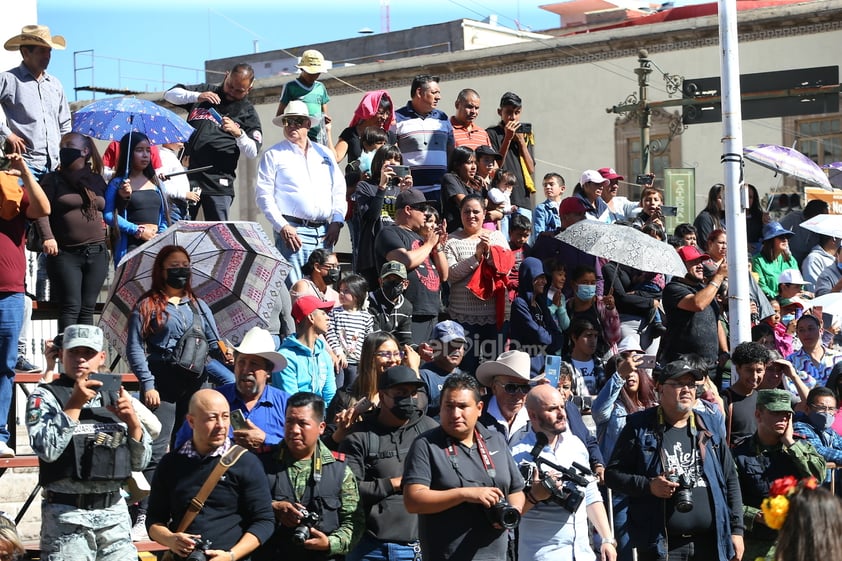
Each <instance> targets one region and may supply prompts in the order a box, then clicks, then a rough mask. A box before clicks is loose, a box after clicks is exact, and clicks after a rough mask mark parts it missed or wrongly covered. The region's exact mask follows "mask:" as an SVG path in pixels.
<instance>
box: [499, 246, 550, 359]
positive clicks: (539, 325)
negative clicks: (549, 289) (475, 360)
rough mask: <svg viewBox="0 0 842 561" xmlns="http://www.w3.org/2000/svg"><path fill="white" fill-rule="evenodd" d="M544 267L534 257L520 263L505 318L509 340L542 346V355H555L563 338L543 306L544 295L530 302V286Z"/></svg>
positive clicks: (545, 298) (544, 304)
mask: <svg viewBox="0 0 842 561" xmlns="http://www.w3.org/2000/svg"><path fill="white" fill-rule="evenodd" d="M544 274H545V273H544V265H543V264H542V263H541V261H539V260H538V259H536V258H534V257H527V258H526V259H524V260H523V263H521V264H520V272H519V277H520V281H519V285H518V295H517V298H515V301H514V302H512V312H511V316H510V317H509V321H510V324H511V333H512V339H517V341H518V343H519V344H520V345H521V346H523V345H535V346H544V347H545V350H544V352H543V354H555V353H557V352H558V351H559V350H560V349H561V345H562V342H563V335H562V333H561V331H560V330H559V328H558V325H557V324H556V322H555V321H554V320H553V318H552V315H551V314H550V310H549V308H548V307H547V296H546V294H544V293H543V292H542V293H541V294H538V295H536V297H535V304H533V303H532V296H533V293H532V284H533V282H534V280H535V278H537V277H538V276H540V275H544Z"/></svg>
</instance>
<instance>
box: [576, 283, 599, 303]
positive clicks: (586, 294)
mask: <svg viewBox="0 0 842 561" xmlns="http://www.w3.org/2000/svg"><path fill="white" fill-rule="evenodd" d="M576 296H577V297H578V298H579V300H590V299H591V298H593V297H594V296H596V285H595V284H580V285H579V286H577V287H576Z"/></svg>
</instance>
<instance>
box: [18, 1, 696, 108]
mask: <svg viewBox="0 0 842 561" xmlns="http://www.w3.org/2000/svg"><path fill="white" fill-rule="evenodd" d="M7 1H10V0H7ZM699 1H700V0H681V1H679V2H676V4H687V3H698V2H699ZM380 3H381V0H320V1H318V2H317V3H316V2H314V3H313V4H311V3H309V2H306V1H302V0H229V1H227V2H222V1H220V0H142V1H135V0H72V1H68V0H38V23H40V24H41V25H46V26H48V27H49V28H50V31H51V33H52V34H54V35H63V36H64V38H65V39H66V40H67V49H66V50H64V51H53V56H52V60H51V62H50V67H49V72H50V73H51V74H53V75H55V76H57V77H58V78H59V80H61V82H62V83H63V84H64V87H65V91H66V92H67V96H68V99H69V100H70V101H74V100H76V99H80V100H82V99H91V97H92V94H91V93H90V92H78V94H77V93H75V92H74V91H73V88H74V86H75V85H79V86H87V85H91V84H94V85H96V86H100V87H111V88H123V89H133V90H141V91H162V90H165V89H167V88H169V87H171V86H172V85H173V84H175V83H178V82H183V83H196V82H201V81H204V75H203V72H202V69H203V68H204V62H205V60H208V59H216V58H225V57H230V56H236V55H238V54H246V53H252V52H254V41H255V40H256V41H257V42H258V45H259V50H260V51H261V52H265V51H271V50H276V49H282V48H291V47H296V46H301V45H308V44H310V43H318V42H323V41H331V40H337V39H342V38H352V37H357V36H359V35H358V33H357V32H358V30H360V29H363V28H369V29H371V30H373V31H374V32H375V33H379V32H380V31H381V6H380ZM549 3H552V2H551V0H545V1H543V2H534V1H528V0H426V1H419V0H391V1H390V2H389V15H390V29H391V31H398V30H401V29H409V28H411V27H416V26H421V25H429V24H432V23H440V22H445V21H452V20H456V19H461V18H469V19H475V20H482V19H484V18H486V17H487V16H488V15H490V14H496V15H497V18H498V22H499V24H501V25H503V26H506V27H511V28H514V27H515V26H516V22H519V23H520V26H521V28H522V29H527V30H533V31H540V30H544V29H551V28H556V27H558V26H559V17H558V16H557V15H556V14H553V13H551V12H548V11H546V10H542V9H540V8H539V7H538V6H539V5H542V4H549ZM316 4H317V5H318V7H319V8H318V12H319V13H321V14H324V16H323V17H321V18H319V17H317V16H315V15H314V13H313V12H314V10H313V6H315V5H316ZM641 4H644V2H641ZM89 50H93V57H92V56H91V55H90V53H88V54H85V53H78V54H76V55H75V57H76V61H77V62H76V67H77V68H83V67H89V66H93V70H81V71H78V72H76V78H77V81H76V82H74V51H89ZM118 59H119V60H118ZM165 65H166V66H165ZM92 74H93V76H92ZM97 97H102V95H101V94H98V95H97Z"/></svg>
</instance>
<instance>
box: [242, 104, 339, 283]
mask: <svg viewBox="0 0 842 561" xmlns="http://www.w3.org/2000/svg"><path fill="white" fill-rule="evenodd" d="M272 123H274V124H275V125H277V126H279V127H283V129H284V140H282V141H280V142H279V143H277V144H275V145H274V146H272V147H271V148H269V149H268V150H267V151H266V152H265V153H264V154H263V157H262V158H261V160H260V167H259V168H258V170H257V186H256V187H255V199H256V202H257V207H258V208H259V209H260V211H261V212H263V214H264V215H266V218H267V219H268V220H269V222H270V223H271V224H272V229H273V230H274V231H275V246H276V247H277V248H278V251H280V252H281V254H282V255H283V256H284V257H285V258H286V260H287V261H289V262H290V264H291V265H292V269H291V270H290V272H289V275H288V276H287V279H286V281H287V286H292V285H293V284H295V282H296V281H298V280H299V279H301V276H302V273H301V267H302V266H303V265H304V264H305V263H307V259H309V258H310V254H311V253H313V251H314V250H316V249H319V248H324V249H328V250H331V251H332V250H333V246H334V245H335V244H336V242H337V241H338V240H339V232H340V230H341V229H342V226H344V225H345V213H346V212H347V210H348V202H347V201H346V200H345V177H344V176H343V175H342V172H341V171H340V170H339V166H338V165H337V164H336V159H335V158H334V155H333V151H332V150H330V149H329V148H327V147H326V146H322V145H321V144H318V143H316V142H313V141H312V140H310V139H309V138H308V136H307V133H308V131H309V130H310V128H311V127H313V126H315V125H316V123H318V119H317V118H316V117H311V116H310V113H309V110H308V109H307V105H306V104H305V103H304V102H303V101H300V100H297V99H296V100H293V101H290V102H289V103H288V104H287V106H286V107H285V108H284V112H283V113H282V114H280V115H279V116H277V117H275V118H274V119H273V120H272Z"/></svg>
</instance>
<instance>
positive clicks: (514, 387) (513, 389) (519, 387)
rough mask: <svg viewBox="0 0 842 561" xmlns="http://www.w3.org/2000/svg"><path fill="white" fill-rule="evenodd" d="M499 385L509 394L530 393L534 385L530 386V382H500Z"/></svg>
mask: <svg viewBox="0 0 842 561" xmlns="http://www.w3.org/2000/svg"><path fill="white" fill-rule="evenodd" d="M498 385H499V386H500V387H501V388H503V391H504V392H506V393H507V394H509V395H517V394H519V393H521V394H524V395H525V394H528V393H529V390H531V389H532V386H530V385H529V384H513V383H509V384H500V383H499V382H498Z"/></svg>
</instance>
